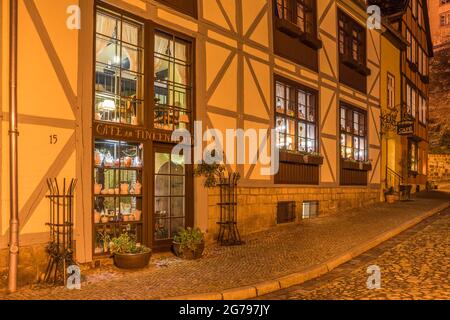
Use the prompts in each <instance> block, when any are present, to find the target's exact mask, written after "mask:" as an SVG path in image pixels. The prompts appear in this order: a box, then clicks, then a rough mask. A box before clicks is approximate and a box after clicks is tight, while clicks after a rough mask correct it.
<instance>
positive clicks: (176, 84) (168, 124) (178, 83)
mask: <svg viewBox="0 0 450 320" xmlns="http://www.w3.org/2000/svg"><path fill="white" fill-rule="evenodd" d="M191 59H192V57H191V43H190V42H188V41H186V40H184V39H181V38H178V37H177V36H174V35H172V34H168V33H165V32H156V33H155V48H154V89H155V110H154V125H155V128H158V129H164V130H175V129H178V128H188V124H189V123H190V122H191V90H192V61H191Z"/></svg>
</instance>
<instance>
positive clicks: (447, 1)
mask: <svg viewBox="0 0 450 320" xmlns="http://www.w3.org/2000/svg"><path fill="white" fill-rule="evenodd" d="M439 3H440V5H441V6H443V5H445V4H447V3H450V0H440V2H439Z"/></svg>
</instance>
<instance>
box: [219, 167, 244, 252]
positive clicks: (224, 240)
mask: <svg viewBox="0 0 450 320" xmlns="http://www.w3.org/2000/svg"><path fill="white" fill-rule="evenodd" d="M239 179H240V175H239V173H236V172H234V173H231V174H229V175H227V176H225V174H224V173H223V172H222V173H220V177H219V184H218V185H217V186H218V187H219V188H220V202H219V203H218V205H219V207H220V221H219V222H217V224H218V225H219V226H220V229H219V236H218V239H217V241H218V242H219V243H220V244H221V245H227V246H232V245H240V244H242V243H243V242H242V240H241V236H240V234H239V230H238V227H237V204H238V202H237V184H238V181H239Z"/></svg>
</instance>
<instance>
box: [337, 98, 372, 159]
mask: <svg viewBox="0 0 450 320" xmlns="http://www.w3.org/2000/svg"><path fill="white" fill-rule="evenodd" d="M340 113H341V116H340V127H341V158H343V159H351V160H356V161H367V153H368V148H367V130H366V112H365V111H362V110H361V111H359V110H356V109H355V108H350V107H348V106H346V105H341V112H340Z"/></svg>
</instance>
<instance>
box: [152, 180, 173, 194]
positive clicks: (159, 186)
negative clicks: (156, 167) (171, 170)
mask: <svg viewBox="0 0 450 320" xmlns="http://www.w3.org/2000/svg"><path fill="white" fill-rule="evenodd" d="M155 195H156V196H170V176H160V175H155Z"/></svg>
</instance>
